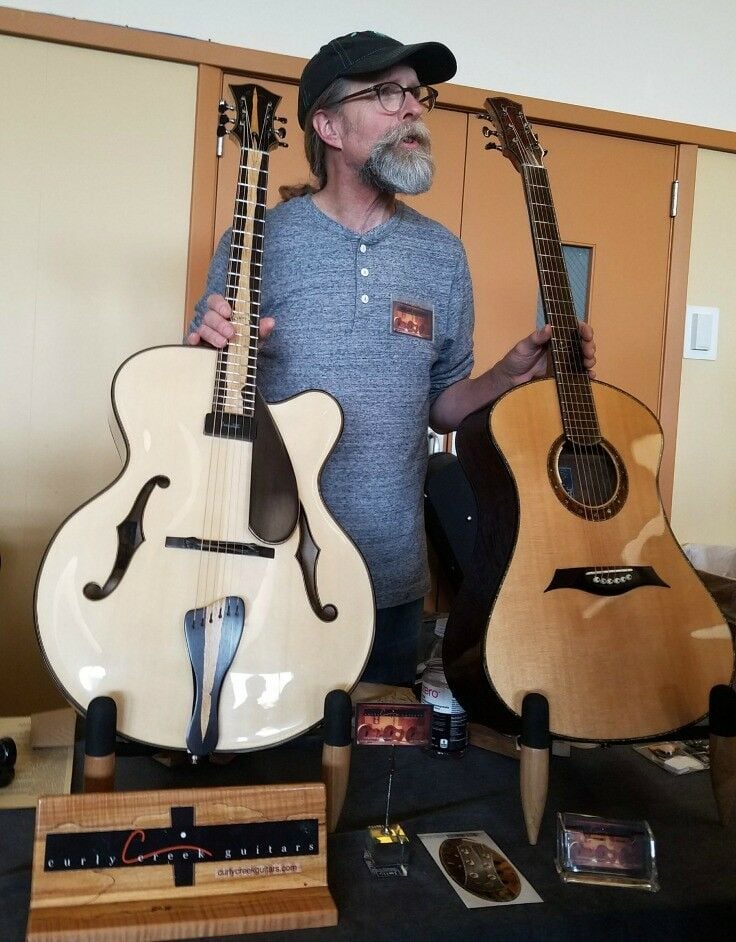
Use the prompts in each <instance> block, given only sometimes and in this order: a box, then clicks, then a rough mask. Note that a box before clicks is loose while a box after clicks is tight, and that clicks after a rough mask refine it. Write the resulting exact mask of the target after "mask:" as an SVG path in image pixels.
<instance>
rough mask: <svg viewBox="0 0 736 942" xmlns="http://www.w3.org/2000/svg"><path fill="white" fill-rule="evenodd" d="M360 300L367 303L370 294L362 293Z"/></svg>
mask: <svg viewBox="0 0 736 942" xmlns="http://www.w3.org/2000/svg"><path fill="white" fill-rule="evenodd" d="M360 300H361V301H362V302H363V304H367V303H368V295H367V294H361V296H360Z"/></svg>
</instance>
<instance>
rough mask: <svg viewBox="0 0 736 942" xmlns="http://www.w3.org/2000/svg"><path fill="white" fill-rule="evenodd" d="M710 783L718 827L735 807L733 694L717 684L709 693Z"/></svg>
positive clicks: (735, 694)
mask: <svg viewBox="0 0 736 942" xmlns="http://www.w3.org/2000/svg"><path fill="white" fill-rule="evenodd" d="M709 753H710V780H711V786H712V788H713V797H714V798H715V800H716V807H717V808H718V817H719V819H720V821H721V824H723V825H724V826H725V825H728V824H729V823H730V821H731V818H732V816H733V811H734V805H736V690H734V689H733V687H729V686H728V685H727V684H717V685H716V686H715V687H713V689H712V690H711V692H710V735H709Z"/></svg>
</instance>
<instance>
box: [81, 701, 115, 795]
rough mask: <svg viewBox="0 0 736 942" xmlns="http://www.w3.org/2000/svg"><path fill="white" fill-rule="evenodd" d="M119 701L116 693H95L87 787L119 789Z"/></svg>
mask: <svg viewBox="0 0 736 942" xmlns="http://www.w3.org/2000/svg"><path fill="white" fill-rule="evenodd" d="M117 717H118V711H117V705H116V703H115V701H114V700H113V699H112V697H95V698H94V699H93V700H90V702H89V706H88V707H87V721H86V725H85V743H84V791H85V792H111V791H114V789H115V730H116V727H117Z"/></svg>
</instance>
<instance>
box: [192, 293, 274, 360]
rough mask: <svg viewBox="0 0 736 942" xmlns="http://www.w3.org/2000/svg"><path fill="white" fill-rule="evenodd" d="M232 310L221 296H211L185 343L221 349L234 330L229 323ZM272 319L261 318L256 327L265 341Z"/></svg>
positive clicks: (269, 331)
mask: <svg viewBox="0 0 736 942" xmlns="http://www.w3.org/2000/svg"><path fill="white" fill-rule="evenodd" d="M232 316H233V312H232V309H231V307H230V305H229V304H228V303H227V301H226V300H225V299H224V298H223V296H222V295H221V294H211V295H210V296H209V297H208V298H207V310H206V311H205V312H204V318H203V319H202V323H201V324H200V326H199V330H194V331H192V333H191V334H189V335H188V336H187V343H188V344H190V345H191V346H192V347H194V346H196V345H197V344H198V343H200V342H201V341H204V342H205V343H208V344H210V346H212V347H218V348H222V347H224V346H225V344H226V343H227V342H228V341H229V340H230V339H231V338H232V336H233V334H234V333H235V328H234V327H233V325H232V324H231V323H230V319H231V318H232ZM274 324H275V321H274V319H273V317H262V318H261V320H260V323H259V325H258V336H259V337H260V339H261V340H265V339H266V337H268V336H269V334H270V333H271V331H272V330H273V328H274Z"/></svg>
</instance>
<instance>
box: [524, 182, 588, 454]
mask: <svg viewBox="0 0 736 942" xmlns="http://www.w3.org/2000/svg"><path fill="white" fill-rule="evenodd" d="M522 177H523V179H524V193H525V196H526V202H527V208H528V210H529V220H530V223H531V229H532V241H533V243H534V254H535V258H536V263H537V273H538V275H539V286H540V290H541V293H542V306H543V308H544V317H545V320H546V321H547V323H549V324H551V325H552V340H551V342H550V349H551V353H552V364H553V367H554V376H555V381H556V383H557V395H558V397H559V402H560V413H561V416H562V425H563V428H564V431H565V436H566V437H567V438H568V439H569V440H570V441H571V442H574V443H575V444H579V445H593V444H597V443H598V442H599V441H600V438H601V433H600V427H599V425H598V417H597V415H596V411H595V403H594V401H593V392H592V387H591V384H590V378H589V376H588V372H587V370H586V369H585V365H584V363H583V354H582V348H581V345H580V334H579V333H578V321H577V317H576V315H575V304H574V302H573V297H572V292H571V290H570V280H569V278H568V274H567V267H566V265H565V257H564V255H563V251H562V243H561V241H560V234H559V231H558V228H557V217H556V214H555V208H554V205H553V203H552V193H551V191H550V187H549V180H548V177H547V171H546V170H545V169H544V167H530V166H523V167H522Z"/></svg>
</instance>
